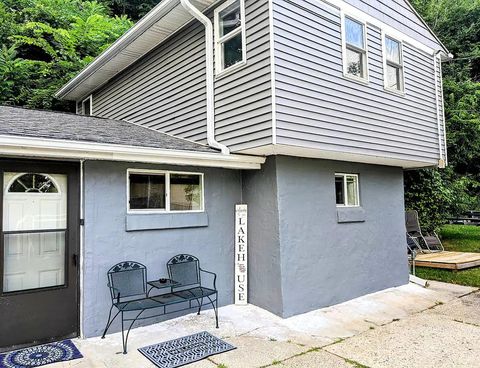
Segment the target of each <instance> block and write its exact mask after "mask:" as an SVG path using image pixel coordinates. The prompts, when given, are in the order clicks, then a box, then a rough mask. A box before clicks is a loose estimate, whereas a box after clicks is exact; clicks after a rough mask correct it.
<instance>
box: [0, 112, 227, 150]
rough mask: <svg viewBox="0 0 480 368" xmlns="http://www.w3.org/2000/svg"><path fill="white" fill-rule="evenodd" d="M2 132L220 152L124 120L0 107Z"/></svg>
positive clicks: (26, 135)
mask: <svg viewBox="0 0 480 368" xmlns="http://www.w3.org/2000/svg"><path fill="white" fill-rule="evenodd" d="M0 135H9V136H21V137H35V138H48V139H61V140H65V141H84V142H93V143H103V144H116V145H125V146H136V147H149V148H162V149H170V150H182V151H198V152H210V153H216V152H219V151H217V150H215V149H213V148H210V147H208V146H205V145H202V144H199V143H195V142H192V141H189V140H186V139H181V138H177V137H173V136H171V135H168V134H165V133H162V132H158V131H155V130H152V129H148V128H145V127H142V126H140V125H136V124H133V123H129V122H126V121H122V120H111V119H103V118H96V117H91V116H82V115H75V114H70V113H63V112H53V111H45V110H32V109H26V108H19V107H10V106H0Z"/></svg>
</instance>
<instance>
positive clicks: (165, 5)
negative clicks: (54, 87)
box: [55, 0, 217, 101]
mask: <svg viewBox="0 0 480 368" xmlns="http://www.w3.org/2000/svg"><path fill="white" fill-rule="evenodd" d="M216 1H217V0H192V4H193V5H194V6H196V7H197V8H198V9H199V10H201V11H205V10H206V9H207V8H208V7H210V6H211V5H212V4H214V3H215V2H216ZM192 19H193V17H192V16H191V15H190V14H189V13H188V12H187V11H186V10H185V9H184V8H183V6H182V5H181V3H180V0H162V1H161V2H160V3H159V4H158V5H157V6H155V7H154V8H153V9H152V10H151V11H150V12H149V13H148V14H147V15H146V16H145V17H143V18H142V19H140V20H139V21H138V23H137V24H136V25H135V26H133V27H132V28H131V29H130V30H129V31H127V32H126V33H125V34H124V35H123V36H122V37H120V38H119V39H118V40H117V41H116V42H114V43H113V44H112V45H111V46H110V47H109V48H108V49H106V50H105V51H104V52H103V53H102V54H100V56H98V57H97V58H96V59H95V60H94V61H92V62H91V63H90V64H89V65H87V66H86V67H85V68H84V69H83V70H82V71H81V72H80V73H79V74H78V75H77V76H76V77H75V78H73V79H72V80H70V81H69V82H68V83H67V84H66V85H64V86H63V87H62V88H61V89H60V90H59V91H58V92H57V93H56V95H55V96H56V97H58V98H60V99H64V100H72V101H79V100H81V99H83V98H84V97H85V96H88V95H89V94H90V93H91V92H92V91H93V90H95V89H97V88H98V87H100V86H101V85H103V84H104V83H106V82H107V81H109V80H110V79H111V78H113V77H114V76H115V75H116V74H117V73H118V72H120V71H122V70H124V69H125V68H127V67H128V66H129V65H131V64H133V63H134V62H135V61H137V60H138V59H140V58H141V57H142V56H144V55H145V54H147V53H148V52H149V51H151V50H152V49H153V48H155V47H156V46H158V45H159V44H160V43H162V42H163V41H164V40H165V39H167V38H168V37H169V36H170V35H172V34H173V33H175V32H176V31H177V30H178V29H180V28H181V27H183V26H184V25H185V24H187V23H188V22H190V21H191V20H192Z"/></svg>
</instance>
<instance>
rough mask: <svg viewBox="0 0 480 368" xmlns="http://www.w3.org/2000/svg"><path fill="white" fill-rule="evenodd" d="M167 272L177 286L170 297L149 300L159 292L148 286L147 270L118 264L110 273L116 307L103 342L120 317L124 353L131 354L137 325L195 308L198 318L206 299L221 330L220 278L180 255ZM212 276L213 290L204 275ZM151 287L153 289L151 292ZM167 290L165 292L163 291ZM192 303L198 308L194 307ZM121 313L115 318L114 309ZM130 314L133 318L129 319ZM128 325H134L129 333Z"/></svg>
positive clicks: (113, 301)
mask: <svg viewBox="0 0 480 368" xmlns="http://www.w3.org/2000/svg"><path fill="white" fill-rule="evenodd" d="M167 270H168V275H169V277H170V280H174V281H175V283H174V284H172V286H169V288H170V291H171V292H169V293H166V294H165V293H164V294H160V295H155V296H149V293H150V291H151V290H153V289H155V288H156V287H155V283H158V281H155V282H147V268H146V267H145V266H144V265H143V264H141V263H138V262H133V261H125V262H121V263H118V264H116V265H115V266H113V267H112V268H110V270H109V271H108V273H107V278H108V287H109V289H110V296H111V298H112V306H111V307H110V312H109V313H108V320H107V325H106V326H105V330H104V332H103V335H102V339H103V338H105V335H106V333H107V331H108V329H109V328H110V326H111V325H112V323H113V322H114V321H115V319H116V318H117V316H118V315H120V316H121V320H122V347H123V353H124V354H126V353H127V341H128V336H129V334H130V330H131V329H132V327H133V324H134V323H135V321H138V320H143V319H148V318H152V317H158V316H161V315H165V314H169V313H175V312H180V311H184V310H188V309H192V308H197V307H198V311H197V314H200V311H201V309H202V307H203V305H204V303H203V302H204V298H207V299H208V300H209V302H210V303H211V305H212V307H213V310H214V313H215V326H216V327H217V328H218V292H217V287H216V281H217V275H216V274H215V273H213V272H209V271H205V270H203V269H201V268H200V262H199V260H198V258H196V257H194V256H191V255H188V254H179V255H177V256H175V257H173V258H171V259H170V260H169V261H168V262H167ZM203 273H204V274H207V275H210V276H211V277H212V278H213V280H212V281H213V283H212V285H213V289H212V288H207V287H204V286H203V285H202V280H201V275H202V274H203ZM148 285H150V286H151V288H150V290H148V289H147V288H148ZM162 290H163V289H162ZM192 301H196V302H197V304H196V305H193V306H192ZM182 303H183V304H185V303H188V307H186V308H183V309H181V308H176V309H174V310H171V311H167V307H168V306H172V305H182ZM114 308H116V309H117V312H116V313H115V314H114V315H113V318H112V312H113V309H114ZM154 308H162V312H161V313H159V314H155V315H149V316H145V317H141V315H142V313H143V312H145V311H146V310H151V309H154ZM127 313H129V314H130V315H132V314H133V316H130V317H129V316H128V315H127ZM125 322H131V323H130V325H129V326H128V329H127V331H126V333H125Z"/></svg>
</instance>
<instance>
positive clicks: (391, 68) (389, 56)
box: [383, 36, 404, 92]
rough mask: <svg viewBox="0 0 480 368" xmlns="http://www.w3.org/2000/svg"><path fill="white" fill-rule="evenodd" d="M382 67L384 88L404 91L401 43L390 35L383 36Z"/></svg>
mask: <svg viewBox="0 0 480 368" xmlns="http://www.w3.org/2000/svg"><path fill="white" fill-rule="evenodd" d="M383 64H384V65H383V67H384V74H385V77H384V78H385V88H386V89H389V90H393V91H398V92H403V91H404V78H403V55H402V43H401V42H400V41H396V40H394V39H393V38H391V37H388V36H385V37H384V55H383Z"/></svg>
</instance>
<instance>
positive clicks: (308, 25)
mask: <svg viewBox="0 0 480 368" xmlns="http://www.w3.org/2000/svg"><path fill="white" fill-rule="evenodd" d="M355 3H357V2H355ZM273 4H274V8H273V17H274V45H275V76H276V80H275V90H276V142H277V144H279V145H288V146H296V147H307V148H311V149H316V150H319V151H327V152H342V153H347V154H353V155H365V156H377V157H387V158H391V159H395V160H407V161H417V162H425V163H428V164H431V165H436V164H437V163H438V160H439V158H440V157H441V155H440V153H441V152H442V156H443V155H444V154H445V148H444V132H443V124H441V125H442V127H441V130H440V132H439V127H438V124H437V117H439V118H443V116H442V114H443V111H442V110H441V107H440V109H439V114H440V116H437V100H436V95H435V93H436V89H435V85H436V81H435V67H434V58H433V55H429V54H427V53H426V52H424V51H421V50H419V49H417V48H415V47H414V46H412V45H410V44H409V43H407V42H404V43H403V59H404V78H405V94H404V95H398V94H395V93H391V92H388V91H386V90H385V89H384V80H383V73H384V71H383V56H382V52H383V51H382V34H381V29H379V28H377V27H376V26H373V25H371V24H368V23H367V45H368V71H369V82H368V83H360V82H358V81H354V80H351V79H349V78H346V77H345V76H344V75H343V61H342V34H341V24H340V23H341V15H340V11H339V9H337V8H335V7H333V6H330V5H328V4H326V3H324V2H322V1H320V0H297V1H295V2H293V1H289V0H273ZM431 37H433V36H431ZM438 71H439V70H438V68H437V73H438ZM437 76H439V75H438V74H437ZM440 80H441V78H439V79H438V82H437V85H438V89H437V92H438V96H439V99H440V102H441V98H442V92H441V87H440V83H439V81H440ZM440 105H441V103H440ZM439 133H440V134H439ZM439 138H440V142H441V144H440V145H439Z"/></svg>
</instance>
